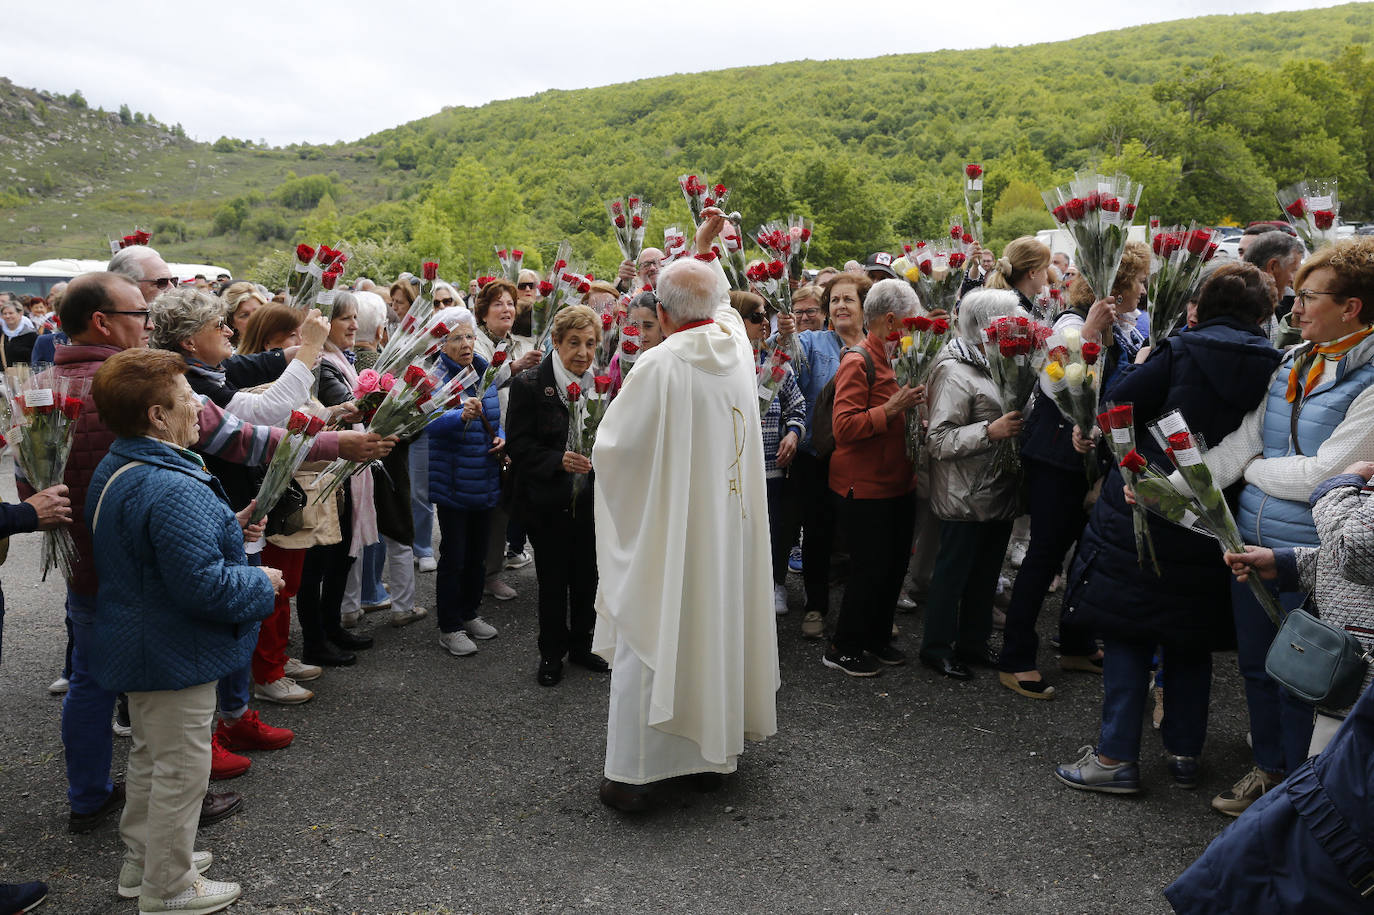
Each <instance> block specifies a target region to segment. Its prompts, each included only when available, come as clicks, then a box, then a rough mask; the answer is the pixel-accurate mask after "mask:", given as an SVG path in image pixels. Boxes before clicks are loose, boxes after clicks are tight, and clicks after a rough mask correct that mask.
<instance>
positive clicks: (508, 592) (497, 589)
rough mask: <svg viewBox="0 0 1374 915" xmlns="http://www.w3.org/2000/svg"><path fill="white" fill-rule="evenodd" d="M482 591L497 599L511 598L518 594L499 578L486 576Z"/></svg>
mask: <svg viewBox="0 0 1374 915" xmlns="http://www.w3.org/2000/svg"><path fill="white" fill-rule="evenodd" d="M482 593H483V594H490V595H491V596H492V597H494V598H496V599H497V600H512V599H514V598H517V597H519V596H520V595H519V594H518V593H517V592H516V590H515V589H514V588H512V587H511V586H510V585H508V584H506V583H505V582H504V581H502V580H501V579H499V578H488V579H487V584H486V587H484V588H483V589H482Z"/></svg>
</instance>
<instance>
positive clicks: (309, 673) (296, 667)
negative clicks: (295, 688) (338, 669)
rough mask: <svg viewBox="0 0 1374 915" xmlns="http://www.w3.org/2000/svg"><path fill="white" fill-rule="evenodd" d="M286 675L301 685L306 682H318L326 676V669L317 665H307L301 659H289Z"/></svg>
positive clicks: (287, 660)
mask: <svg viewBox="0 0 1374 915" xmlns="http://www.w3.org/2000/svg"><path fill="white" fill-rule="evenodd" d="M285 673H286V676H288V677H290V678H291V679H292V680H295V681H296V682H297V683H301V682H304V681H306V680H318V679H319V678H320V677H321V676H322V675H323V674H324V668H323V667H320V666H318V665H316V664H307V663H305V662H304V661H302V660H301V659H300V658H287V659H286V670H285Z"/></svg>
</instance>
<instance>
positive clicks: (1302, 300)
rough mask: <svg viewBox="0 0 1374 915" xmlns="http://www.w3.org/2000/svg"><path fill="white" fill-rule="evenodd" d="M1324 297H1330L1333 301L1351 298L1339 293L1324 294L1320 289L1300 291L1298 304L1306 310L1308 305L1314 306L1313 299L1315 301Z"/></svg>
mask: <svg viewBox="0 0 1374 915" xmlns="http://www.w3.org/2000/svg"><path fill="white" fill-rule="evenodd" d="M1322 295H1329V296H1331V298H1333V299H1341V298H1345V299H1348V298H1350V296H1348V295H1347V296H1342V295H1341V294H1340V293H1338V292H1323V291H1322V290H1320V289H1299V290H1298V304H1300V305H1302V307H1303V308H1306V307H1307V306H1308V305H1310V304H1312V300H1313V299H1315V298H1316V297H1317V296H1322Z"/></svg>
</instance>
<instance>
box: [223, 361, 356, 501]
mask: <svg viewBox="0 0 1374 915" xmlns="http://www.w3.org/2000/svg"><path fill="white" fill-rule="evenodd" d="M373 374H376V373H375V372H374V373H373ZM360 380H361V379H360ZM328 419H329V411H328V410H327V409H326V408H324V407H323V406H319V405H315V406H311V405H308V404H307V405H306V406H304V407H301V408H300V409H298V410H292V411H291V416H290V417H288V418H287V420H286V434H285V435H283V436H282V437H281V441H279V442H277V450H276V451H274V452H272V460H271V461H270V462H269V463H268V464H267V472H266V473H265V474H264V475H263V478H262V483H261V484H259V486H258V494H257V495H256V496H254V498H255V499H256V500H257V504H255V505H254V506H253V514H252V515H251V516H250V517H249V519H248V523H249V524H257V523H258V522H259V521H261V520H262V519H263V518H266V517H267V516H268V515H269V514H271V512H272V509H274V508H276V507H277V502H279V501H280V500H281V497H282V494H283V493H285V492H286V490H287V489H288V488H289V487H290V486H291V480H292V479H293V478H294V477H295V475H296V471H297V470H299V469H300V466H301V464H302V463H303V462H304V461H305V456H306V455H307V454H308V453H309V452H310V448H311V446H313V445H314V444H315V437H316V436H317V435H319V434H320V433H321V432H323V431H324V429H325V424H326V422H327V421H328Z"/></svg>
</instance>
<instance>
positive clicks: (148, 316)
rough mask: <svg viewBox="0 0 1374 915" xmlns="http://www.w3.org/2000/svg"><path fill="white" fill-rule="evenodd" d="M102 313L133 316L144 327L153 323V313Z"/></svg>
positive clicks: (102, 311)
mask: <svg viewBox="0 0 1374 915" xmlns="http://www.w3.org/2000/svg"><path fill="white" fill-rule="evenodd" d="M100 313H101V314H103V315H133V316H134V317H136V318H138V319H139V320H140V321H142V322H143V326H144V327H147V326H149V325H150V324H152V323H153V313H152V312H151V311H121V310H119V309H117V308H111V309H101V310H100ZM223 323H224V322H223V321H221V322H220V324H221V326H223Z"/></svg>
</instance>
